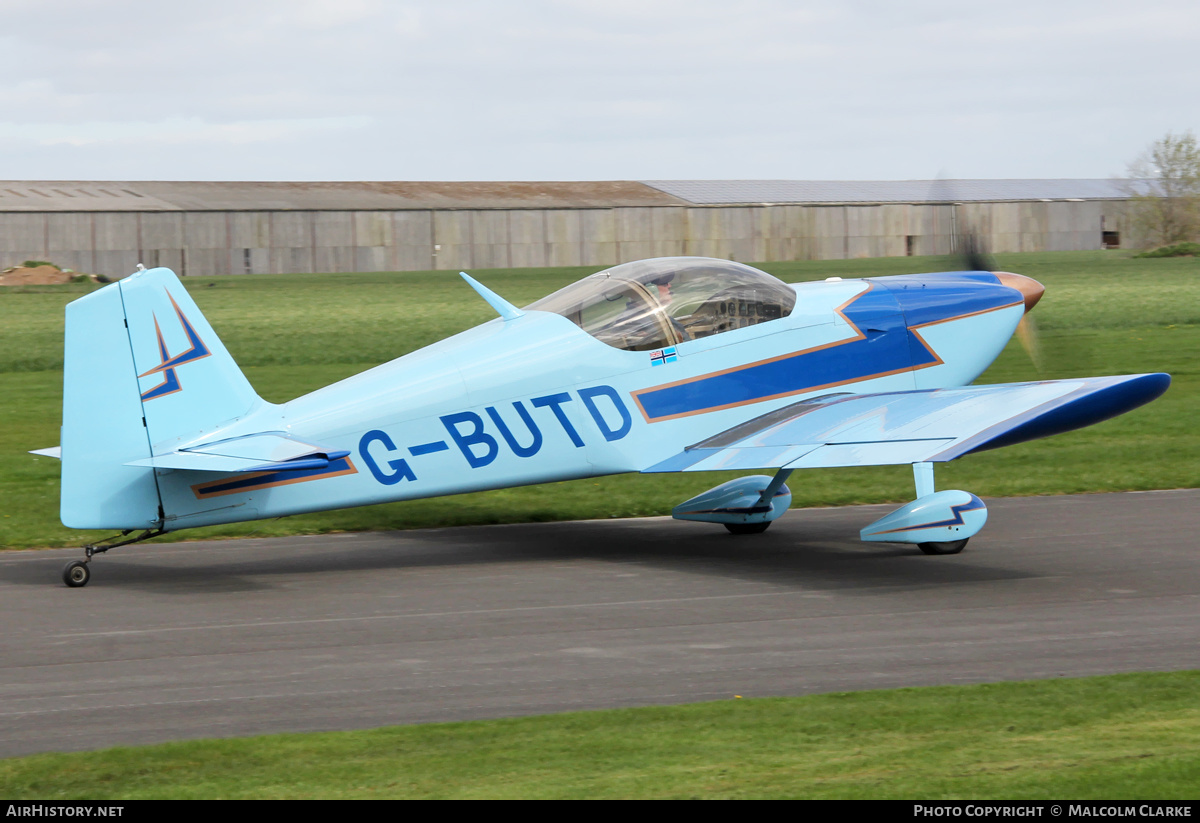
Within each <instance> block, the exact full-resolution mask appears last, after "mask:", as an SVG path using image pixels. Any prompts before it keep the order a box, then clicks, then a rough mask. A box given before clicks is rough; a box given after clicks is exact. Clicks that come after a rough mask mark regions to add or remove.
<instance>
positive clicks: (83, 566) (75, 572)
mask: <svg viewBox="0 0 1200 823" xmlns="http://www.w3.org/2000/svg"><path fill="white" fill-rule="evenodd" d="M62 579H63V582H64V583H66V584H67V585H68V586H70V587H71V588H72V589H78V588H79V587H80V586H86V585H87V584H88V581H89V580H91V579H92V570H91V569H89V568H88V564H87V563H85V562H83V561H82V560H72V561H71V562H70V563H68V564H67V565H66V566H64V567H63V572H62Z"/></svg>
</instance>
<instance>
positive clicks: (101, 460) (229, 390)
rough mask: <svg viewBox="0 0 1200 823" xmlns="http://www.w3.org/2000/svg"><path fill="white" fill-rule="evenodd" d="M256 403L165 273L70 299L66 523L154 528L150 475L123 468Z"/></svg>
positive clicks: (155, 504) (156, 512) (158, 512)
mask: <svg viewBox="0 0 1200 823" xmlns="http://www.w3.org/2000/svg"><path fill="white" fill-rule="evenodd" d="M262 402H263V401H262V400H261V399H259V397H258V395H257V394H255V392H254V389H253V388H251V386H250V383H249V382H248V381H247V380H246V378H245V376H244V375H243V374H242V372H241V370H240V369H239V368H238V367H237V364H235V363H234V362H233V358H231V357H230V356H229V352H228V351H226V350H225V346H224V345H223V344H222V343H221V341H220V340H219V339H218V338H217V336H216V334H215V333H214V332H213V330H212V327H211V326H209V324H208V321H207V320H205V319H204V316H203V315H202V314H200V310H199V309H198V308H197V307H196V304H195V303H194V302H193V301H192V298H191V296H190V295H189V294H188V293H187V291H186V290H185V289H184V288H183V285H182V284H181V283H180V282H179V279H178V278H177V277H176V276H175V274H174V273H173V272H171V271H170V270H169V269H150V270H148V271H142V272H138V273H137V274H135V275H131V276H130V277H127V278H125V279H124V280H121V281H120V282H118V283H114V284H112V285H110V286H106V287H104V288H102V289H99V290H97V291H95V292H92V293H91V294H89V295H87V296H86V297H83V298H81V299H79V300H76V301H74V302H73V303H71V304H70V305H68V306H67V329H66V340H65V351H64V366H63V430H62V461H63V462H62V521H63V524H64V525H66V526H70V527H72V528H78V529H84V528H88V529H109V528H112V529H140V528H152V527H156V526H159V525H161V524H162V522H163V517H164V513H163V511H162V507H161V505H160V498H159V492H158V484H157V481H156V478H155V470H154V469H152V468H149V467H145V466H129V465H127V464H128V463H131V462H133V461H137V460H145V459H146V458H149V457H153V456H155V455H157V454H162V453H164V452H169V451H171V450H172V449H174V448H175V444H177V443H179V442H180V441H185V440H191V439H194V438H196V437H199V436H201V435H203V434H204V433H206V432H209V431H213V430H214V429H217V428H219V427H220V426H222V425H224V424H227V423H230V422H232V421H233V420H235V419H237V418H238V417H240V416H242V415H245V414H247V413H249V412H250V411H252V410H254V409H256V408H258V407H259V406H260V405H262ZM168 514H169V513H168Z"/></svg>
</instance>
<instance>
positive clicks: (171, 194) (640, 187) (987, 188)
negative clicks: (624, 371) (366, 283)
mask: <svg viewBox="0 0 1200 823" xmlns="http://www.w3.org/2000/svg"><path fill="white" fill-rule="evenodd" d="M1122 183H1123V181H1120V180H652V181H646V182H637V181H628V180H625V181H622V180H617V181H593V182H510V183H504V182H399V181H397V182H357V183H356V182H343V183H336V182H325V183H320V182H311V183H272V182H165V181H142V182H131V181H126V182H119V181H108V182H96V181H69V180H65V181H64V180H58V181H10V182H4V181H0V212H112V211H129V212H135V211H292V210H295V211H314V210H330V211H343V210H344V211H354V210H381V211H392V210H405V209H586V208H614V207H629V206H688V205H699V206H719V205H732V204H761V203H929V202H934V203H946V202H971V201H997V200H999V201H1011V200H1076V199H1078V200H1117V199H1124V198H1125V197H1127V194H1126V193H1125V192H1124V191H1123V189H1122Z"/></svg>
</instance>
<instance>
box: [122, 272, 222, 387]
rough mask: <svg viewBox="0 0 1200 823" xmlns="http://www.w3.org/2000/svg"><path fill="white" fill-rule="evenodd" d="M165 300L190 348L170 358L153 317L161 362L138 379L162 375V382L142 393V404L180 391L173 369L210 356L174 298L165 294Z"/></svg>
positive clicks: (156, 317)
mask: <svg viewBox="0 0 1200 823" xmlns="http://www.w3.org/2000/svg"><path fill="white" fill-rule="evenodd" d="M167 299H168V300H170V301H171V305H172V306H173V307H174V308H175V316H176V317H178V318H179V325H180V326H182V327H183V332H184V334H186V335H187V338H188V342H189V343H190V344H191V348H189V349H188V350H187V351H185V352H184V353H183V354H177V355H175V356H174V357H172V356H171V353H170V351H168V350H167V342H166V341H165V340H164V339H163V333H162V329H161V328H160V327H159V325H158V315H153V317H154V333H155V334H156V335H157V336H158V353H159V357H160V359H161V360H162V362H161V363H159V364H158V365H157V366H155V367H154V368H152V369H150V370H149V371H145V372H142V373H141V374H139V375H138V377H139V378H142V377H149V376H150V375H152V374H162V376H163V381H162V382H161V383H159V384H158V385H157V386H155V387H154V388H152V389H148V390H147V391H144V392H142V401H143V402H144V401H146V400H155V399H157V398H159V397H166V396H167V395H168V394H174V393H175V392H177V391H182V390H183V386H182V385H181V384H180V382H179V375H178V374H176V372H175V369H176V368H177V367H179V366H182V365H184V364H185V363H191V362H193V361H195V360H200V359H202V358H204V357H208V356H209V355H210V354H212V352H211V351H209V350H208V346H206V345H205V344H204V341H203V340H201V339H200V335H198V334H196V330H195V328H193V327H192V324H191V322H190V321H189V320H188V319H187V317H185V316H184V314H183V311H182V310H181V309H180V308H179V304H178V303H176V302H175V298H174V297H172V296H171V293H170V292H167Z"/></svg>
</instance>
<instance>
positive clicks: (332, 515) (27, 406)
mask: <svg viewBox="0 0 1200 823" xmlns="http://www.w3.org/2000/svg"><path fill="white" fill-rule="evenodd" d="M998 263H999V265H1000V266H1001V267H1002V268H1005V269H1007V270H1010V271H1018V272H1021V273H1023V274H1028V275H1030V276H1032V277H1035V278H1037V279H1038V280H1040V281H1042V282H1043V283H1044V284H1045V285H1046V287H1047V292H1046V296H1045V298H1044V299H1043V300H1042V302H1041V304H1040V305H1039V306H1038V307H1037V309H1036V311H1035V312H1034V317H1035V318H1036V319H1037V321H1038V324H1039V328H1040V329H1041V343H1042V350H1043V369H1042V371H1041V372H1038V371H1037V370H1035V369H1034V368H1033V366H1032V365H1031V363H1030V362H1029V360H1028V359H1027V358H1026V357H1025V356H1024V354H1023V353H1022V352H1021V351H1020V350H1019V348H1018V347H1017V346H1016V345H1015V344H1013V345H1010V346H1009V349H1008V350H1006V351H1005V353H1004V354H1003V355H1002V356H1001V357H1000V358H999V360H997V362H996V364H995V365H994V366H993V367H992V368H991V369H990V370H989V371H988V372H987V374H986V375H984V377H983V381H984V382H1007V381H1014V380H1028V379H1036V378H1037V377H1039V376H1041V377H1047V378H1054V377H1069V376H1079V375H1089V374H1090V375H1101V374H1120V373H1131V372H1145V371H1166V372H1169V373H1171V374H1172V375H1173V377H1174V383H1173V385H1172V388H1171V390H1170V391H1169V392H1168V393H1167V394H1166V395H1165V396H1164V397H1163V398H1161V399H1160V400H1158V401H1156V402H1155V403H1153V404H1151V405H1149V406H1147V407H1145V408H1143V409H1139V410H1137V411H1136V412H1134V413H1132V414H1129V415H1126V416H1124V417H1121V418H1119V419H1117V420H1113V421H1109V422H1107V423H1104V424H1101V425H1099V426H1096V427H1093V428H1090V429H1086V430H1083V431H1079V432H1073V433H1070V434H1067V435H1062V436H1059V437H1055V438H1051V439H1048V440H1042V441H1037V442H1034V443H1028V444H1023V445H1019V446H1015V447H1012V448H1009V449H1001V450H998V451H993V452H988V453H985V454H981V455H974V456H970V457H967V458H965V459H964V460H961V461H957V462H954V463H950V464H947V465H945V466H944V467H942V468H939V473H938V477H939V485H941V486H942V487H946V488H966V489H969V490H971V491H974V492H975V493H977V494H980V495H983V496H985V497H986V496H1005V495H1028V494H1061V493H1070V492H1091V491H1097V492H1098V491H1119V490H1127V489H1152V488H1175V487H1185V486H1186V487H1193V486H1197V485H1200V460H1198V459H1197V458H1198V457H1200V433H1198V432H1197V427H1196V425H1195V423H1196V414H1195V408H1196V407H1197V401H1198V400H1200V380H1198V379H1197V375H1198V372H1200V260H1198V259H1196V258H1163V259H1133V258H1132V257H1131V256H1130V254H1129V253H1127V252H1118V251H1107V252H1058V253H1045V254H1014V255H998ZM946 264H947V261H945V260H941V259H935V258H881V259H873V260H842V261H808V262H788V263H768V264H762V268H764V269H766V270H767V271H770V272H772V273H773V274H776V275H777V276H779V277H781V278H783V279H784V280H787V281H790V282H795V281H800V280H810V279H819V278H824V277H828V276H833V275H837V276H842V277H851V276H860V275H861V276H872V275H883V274H899V273H905V272H913V271H929V270H938V269H941V268H946V267H947V266H946ZM594 270H595V269H594V268H571V269H524V270H512V271H490V272H476V273H475V274H477V276H479V277H480V279H482V280H483V281H485V282H486V283H487V284H488V285H489V286H490V287H491V288H493V289H495V290H496V291H498V292H499V293H500V294H502V295H504V296H505V297H506V298H508V299H509V300H510V301H512V302H513V303H516V304H518V305H523V304H525V303H527V302H530V301H532V300H534V299H536V298H538V297H541V296H543V295H545V294H548V293H549V292H551V291H553V290H555V289H557V288H560V287H561V286H563V285H566V284H567V283H569V282H572V281H573V280H575V279H577V278H579V277H580V276H582V275H584V274H588V273H590V272H591V271H594ZM186 285H187V287H188V289H189V291H191V292H192V294H193V296H194V297H195V299H196V302H197V303H198V304H199V306H200V308H201V309H202V310H203V311H204V313H205V315H206V316H207V317H208V319H209V320H210V322H211V323H212V325H213V327H214V328H215V329H216V330H217V332H218V334H220V335H221V337H222V339H223V340H224V342H225V344H226V345H227V347H228V348H229V350H230V351H231V353H232V354H233V356H234V358H235V359H236V360H237V361H238V363H239V364H241V365H242V366H243V367H244V368H245V371H246V373H247V376H248V377H249V379H250V381H251V382H252V383H253V384H254V386H255V387H256V388H257V389H258V391H259V393H260V394H261V395H262V396H263V397H265V398H266V399H268V400H271V401H275V402H280V401H284V400H288V399H290V398H292V397H295V396H298V395H300V394H303V393H305V392H307V391H310V390H312V389H314V388H317V387H320V386H323V385H326V384H328V383H330V382H332V381H334V380H337V379H340V378H343V377H347V376H349V375H351V374H355V373H357V372H360V371H362V370H364V369H366V368H369V367H371V366H373V365H376V364H378V363H380V362H384V361H386V360H390V359H392V358H394V357H398V356H399V355H401V354H404V353H405V352H408V351H411V350H413V349H415V348H418V347H420V346H424V345H427V344H429V343H432V342H434V341H436V340H438V339H441V338H442V337H445V336H447V335H449V334H451V333H454V332H457V331H460V330H462V329H465V328H468V327H470V326H473V325H475V324H477V323H480V322H483V321H485V320H487V319H489V318H490V317H491V316H492V311H491V309H489V308H488V307H487V306H486V305H485V304H484V303H483V301H481V300H479V299H478V298H477V297H476V296H475V295H474V294H473V293H472V292H471V291H470V290H469V289H468V288H467V287H466V286H465V285H464V284H463V283H462V282H461V280H460V279H459V278H458V277H457V276H456V275H455V274H454V273H451V272H417V273H400V274H348V275H254V276H241V277H213V278H200V277H192V278H188V280H187V283H186ZM89 288H90V287H88V286H84V285H68V286H40V287H25V288H7V289H6V288H0V330H2V332H0V333H2V335H3V337H2V344H0V393H2V396H3V398H4V399H3V402H2V404H0V414H2V415H3V417H2V418H0V422H2V423H3V425H2V426H0V494H2V495H3V496H4V500H5V506H4V509H3V512H4V514H3V517H0V546H3V547H6V548H16V547H31V546H69V545H79V544H81V543H82V542H85V541H86V540H88V539H92V538H94V537H99V536H101V535H99V534H89V533H86V532H75V531H72V530H69V529H66V528H64V527H63V526H62V525H61V524H59V522H58V513H57V507H58V479H57V478H58V464H57V461H54V460H51V459H49V458H37V457H33V456H31V455H28V454H26V450H28V449H32V448H40V447H45V446H51V445H55V444H57V443H58V424H59V416H60V411H59V410H60V403H61V381H62V373H61V368H62V310H63V306H64V305H65V304H66V303H67V302H69V301H70V300H72V299H74V298H76V297H78V296H79V295H81V294H83V293H84V292H85V291H87V290H88V289H89ZM722 479H724V477H723V476H718V477H703V476H695V475H651V476H641V475H621V476H616V477H608V478H599V479H595V480H583V481H575V482H571V483H559V484H550V485H545V486H533V487H526V488H518V489H507V490H500V491H493V492H484V493H479V494H472V495H465V496H461V497H457V498H453V499H434V500H419V501H409V502H405V503H395V504H390V505H386V506H374V507H369V508H361V509H351V510H345V511H340V512H328V513H322V514H314V515H304V516H298V517H292V518H286V519H282V520H272V521H265V522H260V523H251V524H237V525H231V526H221V527H213V528H209V529H199V530H194V531H185V532H182V533H180V534H179V535H178V538H176V539H200V538H205V537H213V536H236V535H256V536H264V535H282V534H297V533H323V532H332V531H350V530H361V529H395V528H415V527H427V526H440V525H451V524H465V523H499V522H515V521H537V520H551V519H583V518H603V517H623V516H637V515H650V514H664V513H666V512H667V511H669V510H670V508H671V507H672V506H673V505H675V504H676V503H678V502H679V501H680V500H683V499H686V498H687V497H690V496H692V495H693V494H695V493H697V492H699V491H701V490H703V489H705V488H708V487H709V486H712V485H715V484H716V483H717V482H720V481H721V480H722ZM789 485H790V486H791V487H792V490H793V493H794V502H793V505H794V506H796V507H804V506H815V505H839V504H850V503H868V502H883V501H901V500H908V499H911V495H912V478H911V472H910V471H909V470H908V469H906V468H904V467H882V468H870V469H828V470H819V471H809V472H805V473H804V474H803V475H802V476H795V477H793V478H792V482H791V483H790V484H789ZM161 539H173V538H172V537H171V536H168V537H166V538H161Z"/></svg>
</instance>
